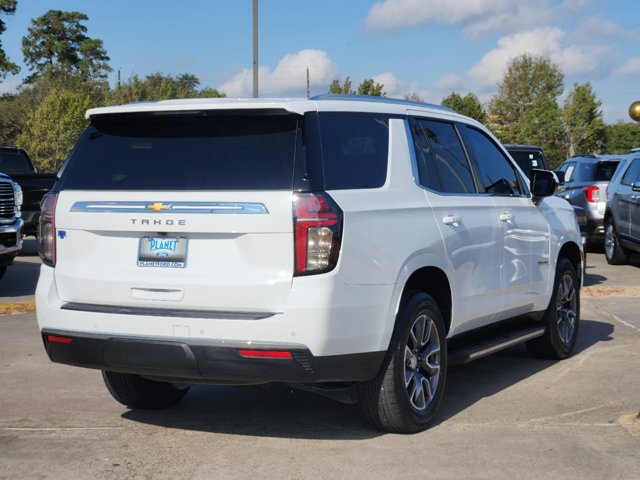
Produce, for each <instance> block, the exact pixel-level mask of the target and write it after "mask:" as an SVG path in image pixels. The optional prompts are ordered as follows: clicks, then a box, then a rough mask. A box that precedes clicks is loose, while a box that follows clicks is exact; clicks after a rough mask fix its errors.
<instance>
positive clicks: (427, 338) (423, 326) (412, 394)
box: [404, 314, 440, 411]
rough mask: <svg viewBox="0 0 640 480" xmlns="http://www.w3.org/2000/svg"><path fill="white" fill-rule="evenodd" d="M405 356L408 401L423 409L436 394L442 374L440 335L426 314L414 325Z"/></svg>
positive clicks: (417, 319) (416, 407)
mask: <svg viewBox="0 0 640 480" xmlns="http://www.w3.org/2000/svg"><path fill="white" fill-rule="evenodd" d="M404 360H405V386H406V389H407V394H408V395H409V401H410V402H411V405H412V406H413V407H414V408H415V409H416V410H419V411H424V410H426V409H427V407H428V406H429V404H430V402H431V401H432V400H433V398H434V397H435V395H436V390H437V388H438V380H439V378H440V337H439V336H438V331H437V329H436V327H435V325H434V323H433V320H431V319H430V318H429V317H427V315H426V314H422V315H420V316H418V317H417V318H416V319H415V321H414V322H413V325H412V326H411V330H410V333H409V338H408V339H407V344H406V345H405V353H404Z"/></svg>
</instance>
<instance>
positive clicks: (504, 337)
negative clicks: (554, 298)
mask: <svg viewBox="0 0 640 480" xmlns="http://www.w3.org/2000/svg"><path fill="white" fill-rule="evenodd" d="M542 335H544V327H540V326H537V327H528V328H524V329H519V330H511V331H509V332H505V333H502V334H501V335H499V336H497V337H493V338H489V339H485V340H483V341H482V342H481V343H477V344H471V345H463V346H461V347H458V348H455V349H451V350H449V365H459V364H461V363H468V362H472V361H473V360H477V359H479V358H482V357H485V356H487V355H491V354H492V353H495V352H498V351H500V350H504V349H505V348H509V347H512V346H514V345H517V344H518V343H522V342H526V341H527V340H532V339H534V338H537V337H541V336H542Z"/></svg>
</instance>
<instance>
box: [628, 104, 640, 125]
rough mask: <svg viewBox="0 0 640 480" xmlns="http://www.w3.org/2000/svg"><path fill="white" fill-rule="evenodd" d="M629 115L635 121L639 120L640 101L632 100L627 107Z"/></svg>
mask: <svg viewBox="0 0 640 480" xmlns="http://www.w3.org/2000/svg"><path fill="white" fill-rule="evenodd" d="M629 116H630V117H631V118H632V119H634V120H635V121H636V122H640V102H633V103H632V104H631V106H630V107H629Z"/></svg>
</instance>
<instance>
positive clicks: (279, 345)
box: [42, 327, 309, 350]
mask: <svg viewBox="0 0 640 480" xmlns="http://www.w3.org/2000/svg"><path fill="white" fill-rule="evenodd" d="M42 332H43V333H45V334H46V335H60V336H67V337H83V338H95V339H97V340H107V339H109V338H113V339H117V340H142V341H151V342H183V343H187V344H188V345H190V346H196V345H197V346H204V347H227V348H255V349H264V350H308V349H309V347H307V346H306V345H303V344H302V343H285V342H256V341H254V340H224V339H221V338H211V339H200V338H193V337H188V338H185V337H161V336H157V335H156V336H144V337H143V336H139V335H121V334H112V333H102V332H101V333H97V332H84V331H79V330H62V329H57V328H46V327H45V328H43V329H42Z"/></svg>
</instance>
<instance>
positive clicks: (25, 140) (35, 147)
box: [18, 90, 93, 172]
mask: <svg viewBox="0 0 640 480" xmlns="http://www.w3.org/2000/svg"><path fill="white" fill-rule="evenodd" d="M92 106H93V105H92V102H91V97H90V96H89V95H87V94H86V93H83V92H71V91H69V90H52V91H51V92H50V93H49V95H47V97H46V98H45V99H44V101H43V102H42V104H41V105H40V107H39V108H38V109H37V110H36V111H35V112H33V115H32V116H31V118H30V119H29V121H28V122H27V124H26V126H25V128H24V130H23V131H22V133H21V134H20V135H19V137H18V144H19V145H20V146H22V147H23V148H25V149H26V150H27V151H28V152H29V153H30V154H31V156H32V158H33V160H34V163H35V164H36V167H37V168H38V170H40V171H42V172H56V171H57V170H58V169H59V168H60V166H61V165H62V162H64V160H65V158H66V157H67V155H68V154H69V152H70V151H71V149H72V148H73V145H74V144H75V142H76V141H77V140H78V137H79V136H80V134H81V133H82V131H83V130H84V128H85V127H86V125H87V121H86V120H85V118H84V114H85V111H86V110H87V109H88V108H90V107H92Z"/></svg>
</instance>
